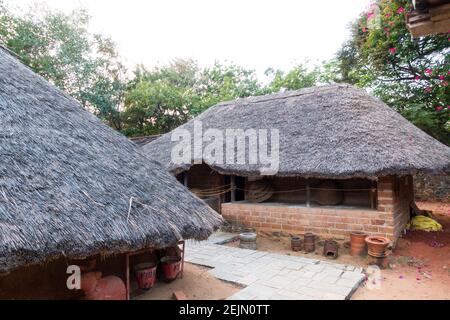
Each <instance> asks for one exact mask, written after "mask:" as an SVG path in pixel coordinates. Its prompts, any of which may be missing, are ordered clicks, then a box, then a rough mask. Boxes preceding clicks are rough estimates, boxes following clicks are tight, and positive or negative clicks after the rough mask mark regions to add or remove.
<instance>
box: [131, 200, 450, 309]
mask: <svg viewBox="0 0 450 320" xmlns="http://www.w3.org/2000/svg"><path fill="white" fill-rule="evenodd" d="M418 206H419V207H420V208H421V209H424V210H430V211H433V216H434V218H435V219H436V220H437V221H438V222H439V223H441V224H442V226H443V229H444V231H443V232H423V231H411V232H407V233H406V235H404V236H403V237H402V238H400V239H399V241H398V244H397V246H396V248H395V249H394V251H393V252H392V254H391V255H390V257H389V267H388V268H387V269H385V270H382V271H381V272H382V273H381V276H382V280H381V288H380V289H372V290H370V289H369V288H368V286H366V285H363V286H361V287H360V288H359V289H358V290H357V291H356V292H355V294H354V295H353V296H352V300H370V299H380V300H388V299H396V300H398V299H410V300H419V299H446V300H450V204H442V203H418ZM321 244H322V242H321V241H319V243H318V245H317V246H316V252H315V253H309V254H305V253H303V252H293V251H292V250H291V248H290V238H288V237H273V236H272V235H271V236H269V235H264V234H260V235H259V237H258V250H261V251H268V252H276V253H284V254H287V255H297V256H304V257H308V258H314V259H320V260H327V261H333V262H336V263H342V264H352V265H357V266H360V267H363V268H366V267H367V266H368V264H369V260H368V258H358V257H352V256H350V254H349V244H348V242H345V241H340V248H339V257H338V259H336V260H328V259H327V258H326V257H323V256H322V254H321V251H322V249H323V247H322V246H321ZM228 245H229V246H238V245H239V243H238V242H232V243H229V244H228ZM208 270H209V269H208V268H205V267H200V266H196V265H192V264H189V263H186V264H185V270H184V277H183V278H182V279H177V280H175V281H174V282H172V283H164V282H161V281H159V282H157V284H156V285H155V287H153V288H152V289H151V290H150V291H148V292H142V291H141V292H139V291H137V292H136V291H135V295H136V293H139V295H138V296H135V295H134V297H133V298H134V299H138V300H168V299H172V295H173V292H174V291H177V290H181V291H183V292H184V293H185V294H186V295H187V297H188V299H190V300H203V299H204V300H220V299H225V298H227V297H229V296H231V295H232V294H234V293H236V292H237V291H239V290H240V289H241V288H240V287H239V286H237V285H234V284H232V283H228V282H224V281H221V280H218V279H216V278H214V277H213V276H210V275H209V274H208V273H207V271H208Z"/></svg>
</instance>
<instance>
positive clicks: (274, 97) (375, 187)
mask: <svg viewBox="0 0 450 320" xmlns="http://www.w3.org/2000/svg"><path fill="white" fill-rule="evenodd" d="M194 121H201V123H202V127H203V132H205V130H207V129H208V128H218V129H222V130H225V129H243V130H247V129H251V128H253V129H259V128H263V129H264V128H265V129H269V130H270V129H273V128H275V129H278V130H279V159H280V163H279V170H278V172H276V174H274V175H271V176H263V175H262V174H261V172H260V170H259V169H260V164H249V163H250V162H249V161H247V162H246V163H245V164H242V163H240V164H239V163H236V162H235V163H227V162H224V163H223V164H220V163H217V162H214V163H208V160H207V159H204V161H203V164H194V160H195V159H194V158H193V159H192V161H191V162H190V163H182V164H175V163H174V162H173V161H172V160H171V151H172V148H173V147H174V146H175V145H176V144H177V143H178V142H172V141H171V138H172V133H168V134H166V135H163V136H162V137H160V138H159V139H157V140H155V141H153V142H151V143H150V144H148V145H145V146H144V147H143V149H144V152H145V153H146V154H148V155H149V156H151V157H153V158H154V159H156V160H158V161H160V162H161V163H163V164H164V165H165V166H166V167H167V168H168V169H169V170H170V171H171V172H172V173H173V174H174V175H177V177H178V179H179V181H181V182H184V183H185V185H186V186H188V187H189V188H191V189H195V190H193V191H195V192H196V193H198V194H199V195H201V196H205V197H208V198H210V201H215V203H216V205H215V207H216V208H217V207H218V208H219V211H220V212H221V213H222V215H223V216H224V217H225V218H226V219H227V220H229V221H230V222H232V223H236V224H239V225H245V226H247V227H251V228H256V229H263V230H268V231H277V232H279V231H283V232H285V233H288V234H289V233H290V234H295V233H304V232H314V233H316V234H319V235H323V236H326V237H346V236H347V235H348V234H349V232H351V231H365V232H367V233H370V234H373V235H383V236H388V237H389V238H391V239H396V238H397V237H398V236H399V235H400V233H401V232H402V230H403V229H404V227H405V225H406V223H407V222H408V220H409V217H410V205H411V203H412V202H413V201H414V191H413V176H414V175H415V174H416V173H417V172H424V173H434V174H441V173H444V172H448V170H449V169H450V148H448V147H447V146H445V145H443V144H442V143H440V142H438V141H437V140H435V139H434V138H432V137H430V136H429V135H427V134H426V133H425V132H423V131H422V130H420V129H418V128H417V127H415V126H414V125H413V124H411V123H410V122H408V121H407V120H406V119H404V118H403V117H402V116H401V115H400V114H398V113H397V112H395V111H394V110H392V109H391V108H389V107H388V106H387V105H386V104H384V103H383V102H381V101H379V100H378V99H376V98H374V97H372V96H370V95H369V94H367V93H366V92H365V91H364V90H361V89H357V88H355V87H353V86H350V85H346V84H338V85H328V86H321V87H315V88H307V89H302V90H298V91H291V92H284V93H277V94H271V95H265V96H259V97H250V98H245V99H238V100H235V101H229V102H224V103H220V104H218V105H216V106H214V107H212V108H210V109H208V110H207V111H205V112H204V113H203V114H201V115H199V116H198V117H197V118H195V119H193V120H192V121H190V122H188V123H186V124H185V125H183V126H181V127H180V128H181V129H186V130H187V131H189V132H192V131H193V127H194V125H195V123H194ZM247 146H248V145H247ZM227 147H228V146H225V147H224V149H226V148H227ZM246 155H248V148H247V150H246ZM246 160H248V158H247V159H246ZM228 190H230V191H228Z"/></svg>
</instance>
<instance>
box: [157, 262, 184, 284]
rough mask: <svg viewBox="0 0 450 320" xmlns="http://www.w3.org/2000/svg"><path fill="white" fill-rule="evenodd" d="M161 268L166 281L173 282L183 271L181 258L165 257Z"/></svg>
mask: <svg viewBox="0 0 450 320" xmlns="http://www.w3.org/2000/svg"><path fill="white" fill-rule="evenodd" d="M161 266H162V270H163V273H164V279H165V280H166V281H173V280H175V279H176V278H177V277H178V274H179V273H180V271H181V258H180V257H176V256H165V257H163V258H162V259H161Z"/></svg>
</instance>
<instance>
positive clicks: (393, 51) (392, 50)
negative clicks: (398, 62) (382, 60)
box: [389, 48, 397, 54]
mask: <svg viewBox="0 0 450 320" xmlns="http://www.w3.org/2000/svg"><path fill="white" fill-rule="evenodd" d="M396 52H397V48H389V53H390V54H395V53H396Z"/></svg>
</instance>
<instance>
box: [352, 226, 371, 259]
mask: <svg viewBox="0 0 450 320" xmlns="http://www.w3.org/2000/svg"><path fill="white" fill-rule="evenodd" d="M366 237H367V234H365V233H364V232H352V233H350V255H352V256H363V255H365V253H366V241H365V240H366Z"/></svg>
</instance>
